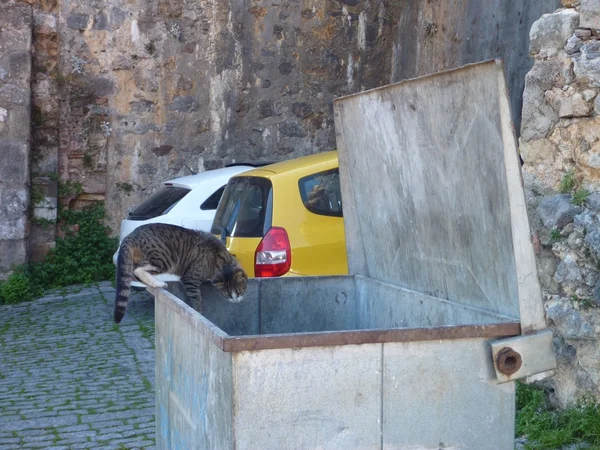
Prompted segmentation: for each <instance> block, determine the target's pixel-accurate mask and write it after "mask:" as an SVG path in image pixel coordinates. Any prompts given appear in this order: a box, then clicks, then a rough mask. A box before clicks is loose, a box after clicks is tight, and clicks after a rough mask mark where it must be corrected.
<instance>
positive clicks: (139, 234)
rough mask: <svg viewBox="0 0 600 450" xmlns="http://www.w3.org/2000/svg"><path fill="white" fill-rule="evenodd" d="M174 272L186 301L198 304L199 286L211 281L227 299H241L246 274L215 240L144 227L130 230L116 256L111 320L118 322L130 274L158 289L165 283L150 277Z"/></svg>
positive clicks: (162, 226) (184, 230)
mask: <svg viewBox="0 0 600 450" xmlns="http://www.w3.org/2000/svg"><path fill="white" fill-rule="evenodd" d="M160 273H169V274H173V275H178V276H179V277H180V278H181V281H182V283H183V285H184V287H185V291H186V293H187V295H188V298H189V301H190V304H191V305H192V306H193V307H194V308H195V309H196V310H198V311H200V310H201V308H202V294H201V292H200V286H201V284H202V283H203V282H206V281H210V282H211V283H212V284H213V286H215V287H216V288H217V290H218V291H219V292H220V293H221V294H222V295H223V296H224V297H225V298H227V299H228V300H229V301H230V302H233V303H237V302H240V301H241V300H242V295H243V294H244V292H245V291H246V285H247V283H248V277H247V276H246V273H245V272H244V270H243V269H242V268H241V267H240V266H239V265H238V263H237V261H236V260H235V258H234V257H233V256H232V255H231V254H230V253H229V252H228V251H227V249H226V248H225V246H224V245H223V244H222V243H221V241H220V240H219V239H217V238H216V237H215V236H213V235H212V234H210V233H206V232H204V231H195V230H188V229H187V228H182V227H178V226H176V225H167V224H163V223H152V224H147V225H142V226H140V227H138V228H136V229H135V230H134V231H133V232H132V233H131V234H129V235H128V236H127V237H126V238H125V239H123V242H122V243H121V247H120V249H119V255H118V257H117V295H116V298H115V322H116V323H119V322H121V319H123V316H124V315H125V310H126V309H127V300H128V299H129V293H130V290H131V280H132V278H133V276H134V275H135V277H136V278H137V279H138V280H140V281H141V282H143V283H145V284H147V285H148V286H151V287H155V288H162V287H165V286H166V283H164V282H162V281H160V280H158V279H156V278H155V277H154V276H153V275H156V274H160Z"/></svg>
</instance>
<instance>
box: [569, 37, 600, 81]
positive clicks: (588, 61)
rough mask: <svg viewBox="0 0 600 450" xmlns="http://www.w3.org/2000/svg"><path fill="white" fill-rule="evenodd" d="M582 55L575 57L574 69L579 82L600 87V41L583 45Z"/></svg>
mask: <svg viewBox="0 0 600 450" xmlns="http://www.w3.org/2000/svg"><path fill="white" fill-rule="evenodd" d="M580 51H581V55H580V56H578V57H576V58H573V71H574V73H575V76H576V77H577V81H578V82H579V83H586V84H589V85H590V86H594V87H600V41H589V42H586V43H585V44H583V45H582V46H581V50H580Z"/></svg>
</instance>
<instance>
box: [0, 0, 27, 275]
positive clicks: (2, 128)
mask: <svg viewBox="0 0 600 450" xmlns="http://www.w3.org/2000/svg"><path fill="white" fill-rule="evenodd" d="M0 17H2V26H1V27H0V278H3V277H5V276H6V274H7V272H8V271H9V270H10V268H11V266H12V265H14V264H19V263H23V262H25V261H26V254H27V252H26V239H27V233H28V207H29V189H28V184H29V138H30V121H29V117H30V96H31V91H30V81H31V28H32V13H31V7H30V6H28V5H1V6H0Z"/></svg>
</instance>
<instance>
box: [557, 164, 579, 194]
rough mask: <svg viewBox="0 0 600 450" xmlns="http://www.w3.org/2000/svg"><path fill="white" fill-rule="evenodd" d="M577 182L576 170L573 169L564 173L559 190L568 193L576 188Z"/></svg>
mask: <svg viewBox="0 0 600 450" xmlns="http://www.w3.org/2000/svg"><path fill="white" fill-rule="evenodd" d="M576 184H577V181H576V180H575V171H574V170H573V169H571V170H569V171H568V172H567V173H565V174H564V175H563V177H562V180H560V186H559V188H558V190H559V191H560V192H562V193H563V194H568V193H569V192H571V191H572V190H573V189H574V188H575V185H576Z"/></svg>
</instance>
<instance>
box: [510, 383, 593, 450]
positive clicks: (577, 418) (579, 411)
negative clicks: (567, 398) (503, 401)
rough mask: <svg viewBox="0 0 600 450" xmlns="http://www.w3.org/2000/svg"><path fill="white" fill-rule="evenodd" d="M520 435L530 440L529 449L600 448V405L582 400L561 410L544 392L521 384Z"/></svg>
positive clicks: (519, 390)
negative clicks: (570, 446) (552, 403)
mask: <svg viewBox="0 0 600 450" xmlns="http://www.w3.org/2000/svg"><path fill="white" fill-rule="evenodd" d="M516 434H517V437H524V438H526V439H527V443H526V444H525V448H526V449H527V450H547V449H548V450H549V449H558V448H561V447H563V446H565V445H568V444H577V443H582V442H585V443H587V444H590V445H591V446H592V447H590V448H600V404H598V403H597V402H595V401H592V400H582V401H580V402H579V403H578V404H577V405H576V406H574V407H572V408H570V409H567V410H559V409H557V408H555V407H553V406H552V405H551V404H550V402H549V400H548V397H547V395H546V393H545V392H544V391H543V390H542V389H539V388H537V387H534V386H530V385H525V384H521V383H518V384H517V418H516Z"/></svg>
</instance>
